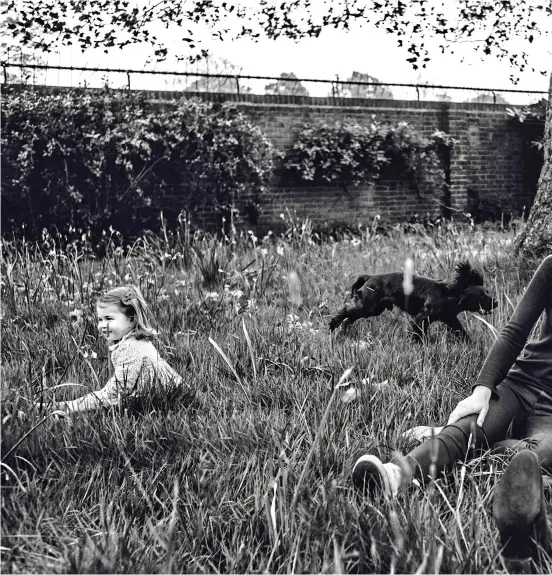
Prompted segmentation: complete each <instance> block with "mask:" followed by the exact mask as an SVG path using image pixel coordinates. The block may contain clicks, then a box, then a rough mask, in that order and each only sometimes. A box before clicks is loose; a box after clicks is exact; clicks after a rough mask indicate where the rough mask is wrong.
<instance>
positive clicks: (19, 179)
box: [1, 90, 274, 236]
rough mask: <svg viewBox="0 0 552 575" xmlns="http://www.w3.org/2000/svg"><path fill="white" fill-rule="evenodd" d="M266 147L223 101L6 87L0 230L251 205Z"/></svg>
mask: <svg viewBox="0 0 552 575" xmlns="http://www.w3.org/2000/svg"><path fill="white" fill-rule="evenodd" d="M273 155H274V151H273V148H272V146H271V145H270V143H269V142H268V140H267V139H266V138H265V137H264V136H263V134H262V132H261V131H260V129H259V128H258V127H256V126H254V125H253V124H252V123H251V122H250V121H249V120H248V119H247V118H246V117H245V116H243V115H242V114H241V113H239V112H238V111H236V110H235V109H234V108H232V107H231V105H222V106H216V105H214V104H209V103H203V102H200V101H197V100H188V99H182V100H180V101H179V102H177V103H173V104H169V105H165V106H163V107H161V106H158V105H155V104H154V103H152V102H148V101H146V100H145V99H144V98H143V97H142V96H140V95H133V96H130V97H122V96H120V95H118V94H117V93H112V92H109V91H107V90H106V91H102V92H82V91H77V90H75V91H71V92H65V93H61V94H58V95H41V94H39V93H37V92H34V91H32V90H25V91H14V92H10V91H9V90H7V91H6V92H5V94H4V101H3V105H2V166H1V167H2V175H3V186H2V195H3V209H2V229H3V231H4V232H6V231H8V232H9V231H12V230H17V229H19V227H20V226H21V225H22V224H23V225H24V226H26V227H27V228H28V230H29V232H30V234H28V235H31V236H36V235H38V233H39V232H40V231H41V229H42V228H44V227H47V228H51V227H53V226H57V227H60V228H66V227H67V225H72V226H74V227H77V228H79V227H82V228H90V227H91V228H92V229H95V230H101V229H107V228H109V226H113V227H114V228H116V229H118V230H120V231H121V232H122V233H124V234H125V235H134V236H135V235H138V234H139V233H140V232H141V231H143V230H144V229H145V228H155V227H158V223H157V217H158V213H159V210H164V211H165V213H169V214H170V213H171V212H172V215H173V216H176V214H178V212H179V211H180V210H182V209H184V210H187V211H188V212H192V213H193V212H194V211H197V210H200V209H201V208H203V207H210V208H212V209H214V210H217V211H221V212H224V211H228V210H230V209H231V206H236V205H237V206H239V207H240V208H242V209H250V208H251V207H254V208H255V207H256V206H257V205H258V201H259V198H260V196H261V195H262V194H263V193H264V192H265V191H266V188H267V183H268V180H269V177H270V175H271V174H272V162H273Z"/></svg>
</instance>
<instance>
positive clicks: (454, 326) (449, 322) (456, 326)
mask: <svg viewBox="0 0 552 575" xmlns="http://www.w3.org/2000/svg"><path fill="white" fill-rule="evenodd" d="M443 321H444V323H445V325H446V326H447V329H448V330H449V331H450V332H452V333H453V334H454V335H456V336H458V337H459V338H460V339H463V340H464V341H469V340H470V336H469V335H468V332H467V331H466V330H465V329H464V326H463V325H462V324H461V323H460V320H459V319H458V318H457V317H456V316H454V317H447V318H446V319H444V320H443Z"/></svg>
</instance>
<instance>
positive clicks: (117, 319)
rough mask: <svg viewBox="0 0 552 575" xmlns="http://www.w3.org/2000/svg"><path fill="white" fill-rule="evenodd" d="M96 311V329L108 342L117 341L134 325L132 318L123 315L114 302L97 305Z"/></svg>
mask: <svg viewBox="0 0 552 575" xmlns="http://www.w3.org/2000/svg"><path fill="white" fill-rule="evenodd" d="M96 313H97V314H98V331H99V332H100V334H101V335H103V336H104V337H105V339H106V340H107V341H108V343H114V342H116V341H119V340H120V339H122V338H123V337H124V336H125V335H126V334H127V333H128V332H129V331H131V330H132V328H133V327H134V320H131V319H130V318H129V317H128V316H127V315H125V314H124V313H123V310H122V309H121V308H120V307H119V306H118V305H117V304H116V303H114V304H109V305H105V304H104V305H97V306H96Z"/></svg>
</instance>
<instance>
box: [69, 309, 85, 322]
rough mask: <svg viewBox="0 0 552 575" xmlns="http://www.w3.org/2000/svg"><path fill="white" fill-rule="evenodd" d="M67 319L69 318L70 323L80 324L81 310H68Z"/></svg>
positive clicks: (81, 319)
mask: <svg viewBox="0 0 552 575" xmlns="http://www.w3.org/2000/svg"><path fill="white" fill-rule="evenodd" d="M69 319H70V320H71V324H73V325H80V324H81V323H82V321H83V318H82V310H80V309H74V310H73V311H70V312H69Z"/></svg>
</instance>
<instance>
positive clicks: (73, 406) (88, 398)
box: [52, 377, 120, 412]
mask: <svg viewBox="0 0 552 575" xmlns="http://www.w3.org/2000/svg"><path fill="white" fill-rule="evenodd" d="M119 389H120V386H118V385H117V380H116V379H115V377H112V378H111V379H110V380H109V381H108V382H107V384H106V385H105V386H104V387H102V389H99V390H98V391H92V392H90V393H88V394H86V395H83V396H82V397H79V398H78V399H73V400H71V401H56V402H55V403H54V404H53V405H52V407H53V409H59V410H62V411H66V412H76V411H90V410H92V409H99V408H100V407H109V406H110V405H117V404H118V403H119V401H120V398H119V393H118V390H119Z"/></svg>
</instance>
